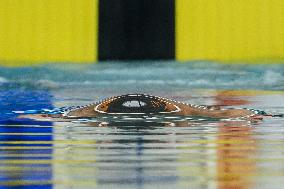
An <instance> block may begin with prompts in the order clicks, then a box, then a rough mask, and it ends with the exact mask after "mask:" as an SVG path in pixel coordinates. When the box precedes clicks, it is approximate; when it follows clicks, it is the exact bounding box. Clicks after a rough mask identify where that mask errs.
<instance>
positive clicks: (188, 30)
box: [0, 0, 284, 65]
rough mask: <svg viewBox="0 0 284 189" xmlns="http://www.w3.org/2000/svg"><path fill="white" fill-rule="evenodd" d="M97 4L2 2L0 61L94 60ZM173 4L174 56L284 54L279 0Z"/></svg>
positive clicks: (283, 7)
mask: <svg viewBox="0 0 284 189" xmlns="http://www.w3.org/2000/svg"><path fill="white" fill-rule="evenodd" d="M98 4H99V0H1V1H0V61H1V64H3V63H4V64H10V65H12V64H17V63H19V62H26V63H27V62H34V63H39V62H75V63H79V62H96V61H97V60H98V58H97V57H98V53H99V52H98V35H99V34H98V33H99V32H98V31H99V30H98V20H99V19H98V16H99V15H98V14H99V10H98V9H99V6H98ZM175 5H176V9H175V10H176V13H175V15H174V16H175V20H176V23H175V25H176V26H175V47H173V48H175V49H174V50H175V54H176V57H175V58H176V60H179V61H188V60H213V61H239V60H242V61H243V60H247V61H251V60H257V61H259V60H263V59H265V60H283V58H284V1H282V0H175ZM161 6H163V5H161ZM141 27H143V26H141ZM114 32H115V31H114ZM23 64H25V63H23Z"/></svg>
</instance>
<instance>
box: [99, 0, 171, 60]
mask: <svg viewBox="0 0 284 189" xmlns="http://www.w3.org/2000/svg"><path fill="white" fill-rule="evenodd" d="M174 4H175V3H174V0H100V1H99V60H119V59H120V60H135V59H136V60H139V59H173V58H174V56H175V36H174V35H175V32H174V30H175V23H174V22H175V6H174Z"/></svg>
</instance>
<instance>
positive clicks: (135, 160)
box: [0, 118, 284, 189]
mask: <svg viewBox="0 0 284 189" xmlns="http://www.w3.org/2000/svg"><path fill="white" fill-rule="evenodd" d="M279 119H280V118H279ZM268 121H269V120H268ZM270 121H272V120H270ZM282 121H283V120H282ZM27 124H28V125H27ZM270 124H273V122H271V123H270ZM8 127H9V133H7V132H5V133H4V132H3V131H4V129H5V128H8ZM266 127H267V125H266V124H264V123H250V122H247V121H196V122H192V121H185V120H183V121H181V122H179V121H171V122H170V121H167V122H154V121H151V122H149V121H147V120H139V121H129V120H125V121H123V120H119V121H110V122H103V123H102V122H92V123H90V124H89V123H78V122H76V123H72V122H61V123H60V122H58V123H53V126H51V124H50V123H46V122H37V121H31V120H30V122H29V123H26V124H25V125H21V124H19V123H17V122H10V123H7V124H6V125H5V126H3V125H2V126H1V128H2V134H1V136H2V137H1V139H2V140H1V154H0V156H1V161H0V162H1V166H0V168H1V183H2V185H6V186H13V185H17V186H18V185H21V186H26V187H28V188H32V186H35V187H36V186H37V187H38V186H42V187H45V188H51V187H58V188H111V187H113V188H173V187H175V188H202V189H203V188H219V189H231V188H238V189H249V188H261V186H260V185H257V184H256V183H255V182H257V181H258V178H259V177H261V176H266V178H267V177H269V178H270V180H269V181H273V180H274V179H279V178H281V177H283V176H284V175H283V163H284V158H283V154H284V149H283V148H282V146H283V144H284V140H283V138H284V137H283V135H282V134H280V133H279V134H277V133H276V134H275V133H266V136H265V138H269V137H268V136H267V135H271V136H276V137H278V139H277V140H274V139H273V138H274V137H273V138H270V139H269V140H268V141H263V140H262V137H263V135H264V132H263V131H262V129H265V128H266ZM274 127H277V125H275V124H274ZM51 128H53V130H51ZM51 131H52V136H53V138H52V139H51V138H50V136H51V133H50V132H51ZM283 131H284V130H283V129H282V132H283ZM273 144H274V145H275V146H276V147H277V149H276V150H277V157H273V154H274V149H273V148H270V147H269V145H273ZM270 154H272V157H270ZM274 160H276V161H277V162H278V163H279V164H280V165H281V166H282V170H279V167H278V164H277V163H276V162H274ZM277 169H278V170H277ZM281 171H282V172H281ZM266 174H267V175H266ZM270 174H272V175H270ZM272 176H273V177H272ZM258 182H262V181H258ZM269 183H270V182H269Z"/></svg>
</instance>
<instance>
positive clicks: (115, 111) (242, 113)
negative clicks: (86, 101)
mask: <svg viewBox="0 0 284 189" xmlns="http://www.w3.org/2000/svg"><path fill="white" fill-rule="evenodd" d="M157 114H159V115H172V116H196V117H207V118H220V119H221V118H240V119H262V115H259V114H258V112H257V111H255V110H248V109H220V108H219V107H214V106H198V105H191V104H186V103H182V102H178V101H175V100H170V99H166V98H162V97H158V96H151V95H145V94H128V95H122V96H115V97H111V98H107V99H105V100H103V101H101V102H97V103H94V104H90V105H86V106H79V107H76V108H71V109H68V110H65V111H63V112H60V113H56V114H33V115H26V116H22V117H26V118H33V119H41V118H45V119H46V118H50V119H51V120H52V119H63V120H66V121H67V120H68V119H69V120H70V119H81V118H96V117H99V116H103V115H113V116H115V115H157Z"/></svg>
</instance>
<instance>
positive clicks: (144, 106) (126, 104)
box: [95, 94, 178, 114]
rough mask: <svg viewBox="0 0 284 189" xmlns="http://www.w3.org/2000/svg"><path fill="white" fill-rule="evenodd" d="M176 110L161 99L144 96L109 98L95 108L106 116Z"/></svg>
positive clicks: (133, 95) (131, 95)
mask: <svg viewBox="0 0 284 189" xmlns="http://www.w3.org/2000/svg"><path fill="white" fill-rule="evenodd" d="M177 109H178V108H177V107H175V106H172V105H170V103H168V102H167V101H165V100H164V99H162V98H159V97H155V96H150V95H144V94H128V95H122V96H117V97H111V98H109V99H106V100H104V101H103V102H101V103H99V104H98V105H97V106H95V111H97V112H99V113H107V114H155V113H170V112H174V111H177Z"/></svg>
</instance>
